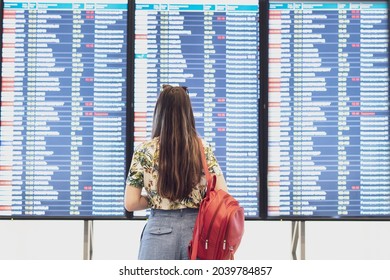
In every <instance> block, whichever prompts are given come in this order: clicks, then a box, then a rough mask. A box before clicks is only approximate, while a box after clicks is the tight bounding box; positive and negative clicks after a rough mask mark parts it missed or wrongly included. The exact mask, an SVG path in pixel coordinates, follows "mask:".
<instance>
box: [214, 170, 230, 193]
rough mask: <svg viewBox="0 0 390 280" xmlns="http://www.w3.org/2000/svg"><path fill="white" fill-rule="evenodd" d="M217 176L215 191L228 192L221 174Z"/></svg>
mask: <svg viewBox="0 0 390 280" xmlns="http://www.w3.org/2000/svg"><path fill="white" fill-rule="evenodd" d="M216 176H217V182H216V184H215V189H216V190H224V191H225V192H228V188H227V184H226V181H225V177H224V176H223V173H221V174H218V175H216Z"/></svg>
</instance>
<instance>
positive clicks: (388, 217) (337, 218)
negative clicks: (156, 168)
mask: <svg viewBox="0 0 390 280" xmlns="http://www.w3.org/2000/svg"><path fill="white" fill-rule="evenodd" d="M266 2H267V10H268V11H269V10H270V8H269V7H270V3H303V2H304V3H313V4H314V3H317V4H323V3H325V4H326V3H354V2H356V3H359V2H360V3H370V4H372V3H378V2H381V3H386V4H387V15H388V16H387V20H388V26H387V28H388V29H387V30H388V34H389V28H390V19H389V15H390V13H389V12H390V1H388V0H383V1H380V0H375V1H358V0H351V1H332V0H325V1H323V2H321V3H320V2H319V1H315V0H307V1H297V0H293V1H287V0H285V1H284V0H282V1H269V0H267V1H266ZM266 29H267V31H266V33H267V36H268V33H269V21H267V27H266ZM389 41H390V40H389V39H388V41H387V43H388V48H387V55H388V59H389V61H390V52H389V47H390V42H389ZM268 74H269V69H268V71H267V75H268ZM388 74H389V71H388ZM264 79H266V80H267V81H268V76H267V77H264ZM267 84H268V83H267ZM389 86H390V82H389V78H388V88H390V87H389ZM266 93H267V94H264V95H266V97H264V99H263V101H264V102H263V103H262V104H261V106H262V107H264V108H266V109H265V113H264V114H265V115H266V117H265V118H266V119H267V121H266V122H262V125H263V130H262V131H263V133H267V138H266V142H267V143H265V144H264V145H265V150H266V154H265V156H266V157H267V160H266V163H265V166H263V168H261V170H263V173H264V174H265V176H266V178H263V181H262V185H261V187H262V192H263V193H265V195H264V196H263V197H267V199H266V201H264V200H263V208H262V210H263V211H264V212H263V214H264V213H265V218H264V219H265V220H269V221H281V220H285V221H286V220H287V221H306V220H307V221H389V220H390V215H366V216H364V215H361V216H346V215H328V216H327V215H323V216H319V215H316V216H310V215H269V211H268V204H269V203H268V202H269V198H268V197H269V194H268V188H269V186H268V175H269V172H268V163H269V159H268V156H269V150H268V147H269V143H268V141H269V137H268V129H269V127H268V123H267V122H268V118H269V103H268V96H269V91H268V88H267V90H266ZM265 131H266V132H265ZM389 190H390V186H389ZM291 207H292V206H291Z"/></svg>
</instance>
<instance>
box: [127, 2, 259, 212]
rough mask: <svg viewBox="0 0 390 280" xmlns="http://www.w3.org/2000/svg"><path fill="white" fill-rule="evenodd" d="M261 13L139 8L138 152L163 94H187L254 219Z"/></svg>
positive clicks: (226, 6) (241, 6)
mask: <svg viewBox="0 0 390 280" xmlns="http://www.w3.org/2000/svg"><path fill="white" fill-rule="evenodd" d="M178 3H179V4H178ZM258 10H259V4H258V1H257V0H244V1H240V2H237V1H232V0H231V1H221V0H218V1H217V0H208V1H204V0H203V1H202V0H200V1H188V0H185V1H179V2H173V1H159V0H139V1H138V0H137V1H135V64H134V65H135V71H134V72H135V74H134V88H135V91H134V100H135V104H134V110H135V112H134V118H135V121H134V130H135V135H134V144H135V145H138V144H140V143H141V142H142V141H144V140H146V139H149V138H150V132H151V125H152V116H153V110H154V106H155V103H156V100H157V96H158V94H159V92H160V90H161V86H162V85H163V84H172V85H181V86H187V87H188V88H189V92H190V93H189V94H190V97H191V101H192V105H193V109H194V114H195V118H196V128H197V131H198V133H199V134H200V136H202V137H204V139H205V140H206V141H207V142H209V143H210V144H212V146H213V147H214V148H215V154H216V157H217V160H218V162H219V164H220V166H221V168H222V170H223V172H224V175H225V178H226V181H227V185H228V187H229V191H230V192H231V194H232V195H233V196H235V197H236V198H237V200H239V202H240V204H241V205H242V206H243V207H244V209H245V213H246V216H247V217H251V216H252V217H257V216H258V215H259V201H258V198H259V175H258V173H259V170H258V169H259V168H258V164H259V162H258V157H259V148H258V132H259V131H258V108H257V104H258V98H259V79H258V75H259V51H258V46H259V24H258V17H259V11H258Z"/></svg>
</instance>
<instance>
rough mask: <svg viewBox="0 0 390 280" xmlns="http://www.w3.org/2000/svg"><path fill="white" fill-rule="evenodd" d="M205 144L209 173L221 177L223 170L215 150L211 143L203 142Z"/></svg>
mask: <svg viewBox="0 0 390 280" xmlns="http://www.w3.org/2000/svg"><path fill="white" fill-rule="evenodd" d="M203 144H204V152H205V155H206V161H207V165H208V167H209V172H210V173H212V174H215V175H221V174H222V170H221V167H220V166H219V164H218V161H217V158H216V157H215V155H214V152H213V148H212V147H211V145H210V144H209V143H206V142H203Z"/></svg>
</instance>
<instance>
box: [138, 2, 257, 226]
mask: <svg viewBox="0 0 390 280" xmlns="http://www.w3.org/2000/svg"><path fill="white" fill-rule="evenodd" d="M142 2H143V1H139V2H138V3H139V4H145V5H153V3H151V2H152V1H145V2H146V3H142ZM157 2H158V1H157ZM198 2H199V4H217V2H218V1H204V0H203V1H198ZM198 2H196V3H194V4H198ZM232 2H233V1H232ZM261 2H263V1H257V3H256V4H257V5H260V3H261ZM169 3H175V4H176V3H178V4H183V5H186V4H188V1H185V3H184V2H183V1H168V2H166V3H165V2H164V4H169ZM136 4H137V2H135V5H136ZM223 4H226V5H228V4H230V2H229V3H223ZM232 4H236V3H232ZM264 7H265V6H264ZM263 11H264V10H263V9H262V8H260V6H259V9H258V14H261V13H262V12H263ZM261 19H262V16H260V17H259V21H260V20H261ZM134 20H136V19H135V17H134ZM259 28H260V27H259ZM257 33H258V38H259V40H261V39H260V37H262V34H261V32H260V29H258V30H257ZM135 36H136V34H135ZM258 57H259V59H260V61H261V51H259V52H258ZM257 70H258V72H259V73H260V72H261V71H262V65H261V62H260V63H259V67H258V69H257ZM259 87H260V88H261V78H260V74H259ZM260 88H259V91H260ZM190 92H191V87H190ZM190 94H191V93H190ZM259 95H260V92H259V93H258V96H259ZM132 100H134V99H132ZM258 104H259V99H258V100H257V106H258ZM135 106H136V105H135V104H133V105H132V106H131V107H132V108H135ZM259 118H260V110H259V109H258V119H259ZM260 129H261V128H260V125H259V124H258V134H260V133H261V132H260ZM257 142H258V161H259V163H260V158H262V151H261V149H260V145H259V142H260V137H259V136H258V137H257ZM217 157H218V156H217ZM257 173H258V178H259V179H258V191H257V204H258V215H257V216H246V220H260V219H261V210H260V208H261V201H260V199H259V196H260V193H261V188H260V180H261V179H260V177H261V175H260V170H259V166H258V171H257ZM228 187H229V184H228ZM147 215H148V214H147V213H146V214H140V213H137V212H135V213H134V215H133V218H134V219H145V218H146V217H147Z"/></svg>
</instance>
